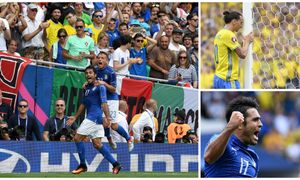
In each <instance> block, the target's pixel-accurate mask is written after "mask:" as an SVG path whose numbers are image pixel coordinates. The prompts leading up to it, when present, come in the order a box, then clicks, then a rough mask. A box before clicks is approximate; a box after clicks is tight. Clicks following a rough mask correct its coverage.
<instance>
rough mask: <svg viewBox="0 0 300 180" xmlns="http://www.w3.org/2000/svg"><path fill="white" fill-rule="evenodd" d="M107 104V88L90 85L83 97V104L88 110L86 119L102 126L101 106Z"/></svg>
mask: <svg viewBox="0 0 300 180" xmlns="http://www.w3.org/2000/svg"><path fill="white" fill-rule="evenodd" d="M106 102H107V99H106V88H105V86H104V85H100V86H94V85H93V84H88V85H87V87H86V89H85V90H84V95H83V104H84V105H85V107H86V110H87V115H86V118H87V119H89V120H91V121H94V122H96V123H97V124H102V108H101V104H102V103H106Z"/></svg>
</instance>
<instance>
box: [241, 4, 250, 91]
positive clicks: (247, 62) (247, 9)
mask: <svg viewBox="0 0 300 180" xmlns="http://www.w3.org/2000/svg"><path fill="white" fill-rule="evenodd" d="M243 18H244V25H243V36H245V35H247V34H249V33H250V32H253V26H252V25H253V17H252V2H248V1H247V2H243ZM252 44H253V43H251V44H250V45H249V48H248V54H247V56H246V58H245V59H244V60H243V63H242V68H243V70H244V79H243V81H244V89H251V88H252V83H253V71H252V67H253V56H252V53H253V51H252Z"/></svg>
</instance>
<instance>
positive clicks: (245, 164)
mask: <svg viewBox="0 0 300 180" xmlns="http://www.w3.org/2000/svg"><path fill="white" fill-rule="evenodd" d="M248 166H249V161H247V160H245V159H243V158H241V167H240V174H243V175H246V173H247V170H248Z"/></svg>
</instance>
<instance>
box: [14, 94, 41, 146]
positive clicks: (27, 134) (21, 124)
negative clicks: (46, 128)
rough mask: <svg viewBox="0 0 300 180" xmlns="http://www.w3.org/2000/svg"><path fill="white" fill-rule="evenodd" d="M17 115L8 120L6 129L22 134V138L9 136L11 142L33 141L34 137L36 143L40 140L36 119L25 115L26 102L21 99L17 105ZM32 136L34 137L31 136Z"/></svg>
mask: <svg viewBox="0 0 300 180" xmlns="http://www.w3.org/2000/svg"><path fill="white" fill-rule="evenodd" d="M18 111H19V114H18V115H13V116H12V117H11V118H10V119H9V120H8V129H12V128H13V129H14V130H15V131H16V132H17V133H18V135H20V134H24V136H21V137H16V136H11V139H12V140H20V141H24V140H26V141H33V140H34V136H35V139H36V140H38V141H41V140H42V137H41V134H40V129H39V125H38V123H37V121H36V119H35V118H34V117H33V116H29V115H28V114H27V111H28V101H27V100H25V99H22V100H21V101H20V102H19V103H18ZM33 135H34V136H33Z"/></svg>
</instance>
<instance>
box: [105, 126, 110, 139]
mask: <svg viewBox="0 0 300 180" xmlns="http://www.w3.org/2000/svg"><path fill="white" fill-rule="evenodd" d="M104 135H105V136H106V137H107V138H111V136H110V128H104Z"/></svg>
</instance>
